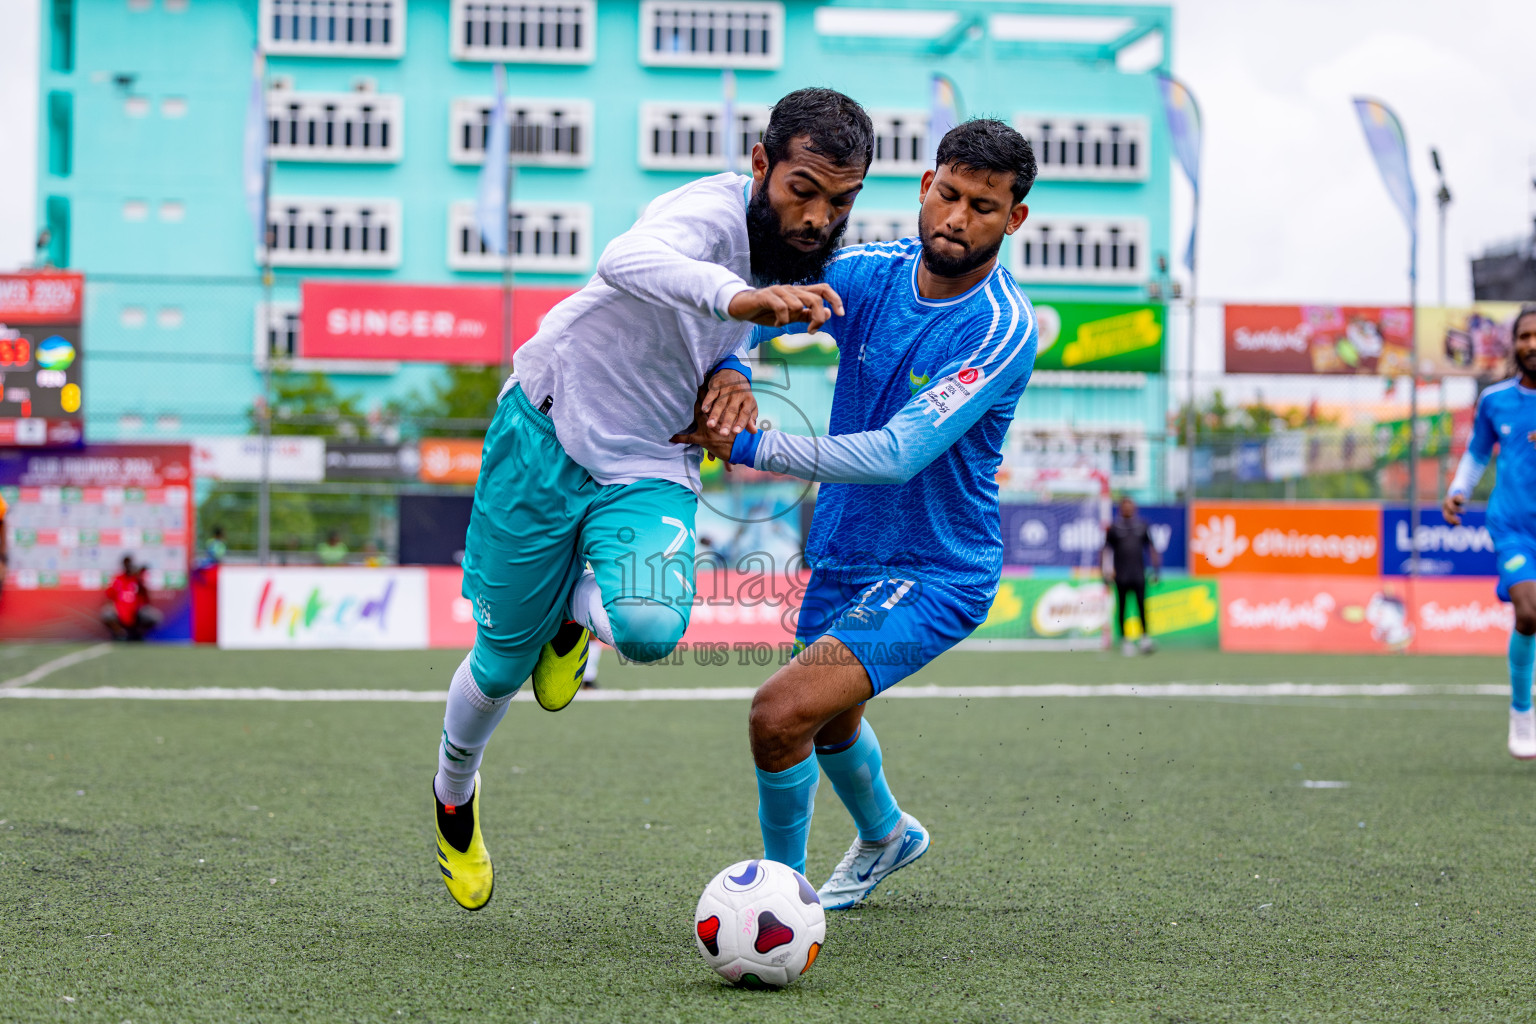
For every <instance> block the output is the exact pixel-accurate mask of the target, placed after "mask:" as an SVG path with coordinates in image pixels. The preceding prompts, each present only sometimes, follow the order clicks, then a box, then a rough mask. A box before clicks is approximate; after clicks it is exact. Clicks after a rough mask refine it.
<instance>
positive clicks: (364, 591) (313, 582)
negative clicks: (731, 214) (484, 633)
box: [219, 565, 429, 650]
mask: <svg viewBox="0 0 1536 1024" xmlns="http://www.w3.org/2000/svg"><path fill="white" fill-rule="evenodd" d="M427 610H428V602H427V571H426V570H425V569H411V568H405V569H319V568H285V567H273V566H267V567H261V566H234V565H226V566H223V567H221V569H220V570H219V646H220V647H223V648H228V649H232V650H256V649H314V648H349V649H368V650H412V649H417V648H424V647H426V646H427V638H428V635H429V627H428V622H427Z"/></svg>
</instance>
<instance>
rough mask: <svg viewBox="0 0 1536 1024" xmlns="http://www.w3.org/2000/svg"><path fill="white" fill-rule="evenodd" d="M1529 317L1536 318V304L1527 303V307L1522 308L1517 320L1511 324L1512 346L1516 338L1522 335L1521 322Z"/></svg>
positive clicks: (1510, 340) (1516, 315) (1516, 317)
mask: <svg viewBox="0 0 1536 1024" xmlns="http://www.w3.org/2000/svg"><path fill="white" fill-rule="evenodd" d="M1528 316H1536V302H1527V303H1526V304H1525V305H1523V306H1521V307H1520V311H1519V312H1518V313H1516V314H1515V318H1514V319H1513V320H1511V321H1510V322H1509V343H1510V345H1514V343H1515V338H1516V336H1518V335H1519V333H1520V321H1521V320H1524V319H1525V318H1526V317H1528Z"/></svg>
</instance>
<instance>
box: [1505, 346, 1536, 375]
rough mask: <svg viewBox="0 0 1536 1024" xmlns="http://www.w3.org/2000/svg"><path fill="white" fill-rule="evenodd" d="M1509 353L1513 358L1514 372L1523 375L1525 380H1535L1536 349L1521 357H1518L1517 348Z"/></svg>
mask: <svg viewBox="0 0 1536 1024" xmlns="http://www.w3.org/2000/svg"><path fill="white" fill-rule="evenodd" d="M1510 355H1512V356H1513V357H1514V360H1515V373H1517V374H1519V375H1520V376H1523V377H1525V378H1526V379H1527V380H1536V351H1533V352H1531V353H1530V354H1529V355H1527V356H1526V357H1525V358H1523V359H1522V358H1521V357H1520V350H1519V349H1516V350H1515V351H1514V352H1511V353H1510Z"/></svg>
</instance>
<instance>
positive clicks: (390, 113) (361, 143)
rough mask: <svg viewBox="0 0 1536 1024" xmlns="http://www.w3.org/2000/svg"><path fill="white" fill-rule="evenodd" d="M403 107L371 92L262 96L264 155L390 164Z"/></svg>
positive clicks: (391, 98) (279, 91)
mask: <svg viewBox="0 0 1536 1024" xmlns="http://www.w3.org/2000/svg"><path fill="white" fill-rule="evenodd" d="M403 127H404V103H403V101H402V100H401V98H400V97H399V96H395V95H389V94H386V93H373V92H293V91H291V90H288V89H272V90H270V91H268V93H267V146H268V148H267V152H268V153H270V154H271V155H272V159H274V160H325V161H335V162H338V163H394V162H395V161H398V160H399V159H400V149H401V135H402V130H403Z"/></svg>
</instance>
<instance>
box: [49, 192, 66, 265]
mask: <svg viewBox="0 0 1536 1024" xmlns="http://www.w3.org/2000/svg"><path fill="white" fill-rule="evenodd" d="M43 219H44V223H45V224H46V227H45V228H44V230H45V231H46V232H47V233H48V255H47V257H46V259H47V261H48V263H49V265H51V266H55V267H67V266H69V198H68V197H67V196H49V197H48V202H47V203H45V204H44V205H43Z"/></svg>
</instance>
